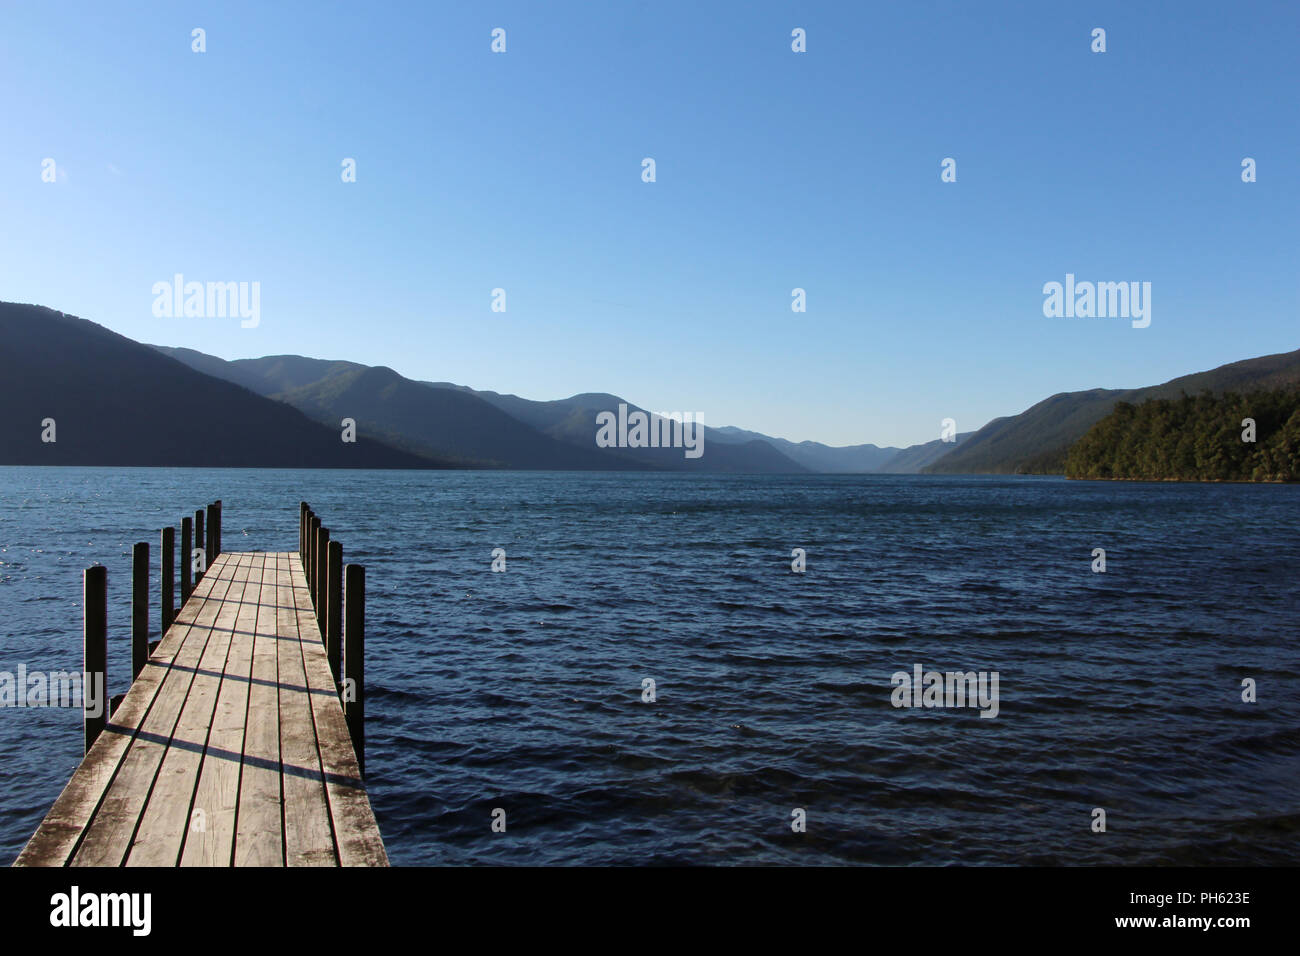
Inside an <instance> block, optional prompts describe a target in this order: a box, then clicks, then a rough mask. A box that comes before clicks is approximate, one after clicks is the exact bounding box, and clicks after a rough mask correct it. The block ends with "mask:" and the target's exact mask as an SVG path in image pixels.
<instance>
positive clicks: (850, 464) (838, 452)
mask: <svg viewBox="0 0 1300 956" xmlns="http://www.w3.org/2000/svg"><path fill="white" fill-rule="evenodd" d="M709 437H710V438H712V439H715V440H717V441H765V442H767V443H768V444H770V445H771V446H772V447H773V448H775V449H776V450H777V451H779V452H781V454H783V455H785V456H786V457H787V458H790V459H792V460H793V461H797V462H798V463H799V464H801V465H803V466H804V467H805V468H808V469H810V470H812V471H823V472H830V473H859V472H874V471H883V470H885V466H886V465H887V464H888V463H889V462H891V461H893V460H894V459H895V458H897V457H898V455H899V454H900V453H901V452H903V451H904V449H902V448H881V447H880V446H879V445H839V446H837V445H823V444H822V443H821V442H819V441H801V442H793V441H789V440H787V439H785V438H773V437H771V436H770V435H763V434H761V433H759V432H753V431H747V430H746V429H744V428H736V427H735V426H733V425H724V426H722V427H721V428H711V429H709Z"/></svg>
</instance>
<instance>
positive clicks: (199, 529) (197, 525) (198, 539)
mask: <svg viewBox="0 0 1300 956" xmlns="http://www.w3.org/2000/svg"><path fill="white" fill-rule="evenodd" d="M194 547H195V548H196V549H198V550H203V549H204V544H203V509H201V508H200V509H199V510H198V511H196V512H194ZM191 560H193V558H192V557H191ZM207 567H208V565H207V562H206V561H205V562H204V563H203V569H204V571H206V570H207ZM201 580H203V571H195V572H194V586H195V587H198V586H199V582H200V581H201Z"/></svg>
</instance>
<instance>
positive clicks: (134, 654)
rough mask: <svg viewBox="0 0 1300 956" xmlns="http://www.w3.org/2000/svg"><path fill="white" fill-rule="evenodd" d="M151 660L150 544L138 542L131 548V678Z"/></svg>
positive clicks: (136, 675) (138, 674)
mask: <svg viewBox="0 0 1300 956" xmlns="http://www.w3.org/2000/svg"><path fill="white" fill-rule="evenodd" d="M147 660H149V545H148V543H147V542H144V541H139V542H136V545H135V547H133V548H132V549H131V680H135V679H136V678H137V677H139V676H140V672H141V671H142V670H144V665H145V662H146V661H147Z"/></svg>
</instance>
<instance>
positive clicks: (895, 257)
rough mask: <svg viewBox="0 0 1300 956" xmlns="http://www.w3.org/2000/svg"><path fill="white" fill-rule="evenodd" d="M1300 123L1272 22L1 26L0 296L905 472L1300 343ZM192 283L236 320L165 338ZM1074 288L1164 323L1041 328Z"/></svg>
mask: <svg viewBox="0 0 1300 956" xmlns="http://www.w3.org/2000/svg"><path fill="white" fill-rule="evenodd" d="M195 27H202V28H204V29H205V30H206V32H207V52H206V53H203V54H196V53H193V52H191V48H190V47H191V38H190V34H191V30H192V29H193V28H195ZM494 27H502V28H504V29H505V30H506V31H507V34H506V36H507V52H506V53H505V54H493V53H492V52H491V51H490V49H489V46H490V42H491V37H490V32H491V30H492V29H493V28H494ZM795 27H802V28H804V29H805V30H806V31H807V37H808V39H807V44H808V51H807V52H806V53H803V54H796V53H793V52H792V51H791V49H790V42H791V40H790V32H791V30H792V29H793V28H795ZM1094 27H1103V28H1105V29H1106V31H1107V52H1106V53H1104V54H1094V53H1092V52H1091V50H1090V45H1091V37H1090V34H1091V31H1092V29H1093V28H1094ZM1297 117H1300V3H1296V2H1291V0H1288V2H1270V3H1251V2H1233V3H1227V2H1225V3H1198V2H1186V3H1159V4H1157V3H1134V2H1129V0H1126V2H1121V3H1094V4H1086V5H1085V4H1067V3H1040V2H1026V3H1014V4H1011V3H989V4H983V3H979V4H977V3H965V2H953V3H921V2H907V3H884V4H876V3H872V4H866V3H843V4H800V3H788V2H781V3H761V2H760V3H755V2H743V3H741V2H737V3H726V4H723V3H699V2H692V3H680V4H678V3H668V2H641V3H634V2H611V3H607V4H604V3H601V4H597V3H544V4H543V3H533V2H528V3H517V4H516V3H465V4H456V5H451V4H433V3H412V4H409V5H388V4H383V3H346V4H337V5H335V4H325V3H303V4H289V3H281V2H275V3H267V2H259V3H228V2H223V3H219V4H202V3H198V4H194V3H186V4H178V3H173V2H167V3H132V4H110V3H102V2H93V3H91V2H78V3H66V4H59V5H56V6H50V5H46V4H39V3H35V4H33V3H22V4H20V3H14V2H10V3H5V4H3V6H0V129H2V130H3V137H2V138H0V181H2V182H3V183H4V188H3V189H2V190H0V224H2V228H0V298H3V299H7V300H17V301H23V302H37V303H41V304H44V305H49V306H51V307H54V308H57V309H61V310H63V311H65V312H71V313H74V314H77V315H81V316H83V317H85V318H88V319H92V320H94V321H96V322H100V323H102V324H104V325H107V326H108V327H110V328H112V329H114V330H116V331H118V332H121V333H122V334H124V335H128V336H130V337H132V338H135V339H138V340H142V341H146V342H152V343H158V344H166V345H180V346H187V347H191V348H196V349H200V350H202V351H205V352H210V353H213V354H216V355H220V356H222V357H225V358H241V357H250V356H258V355H267V354H276V353H285V352H288V353H299V354H306V355H313V356H318V357H324V358H347V359H352V360H355V361H358V362H364V363H367V364H376V365H388V366H391V367H393V368H395V369H397V370H398V371H399V372H401V373H402V374H404V375H407V376H410V377H412V378H421V379H435V380H449V381H453V382H458V383H463V384H466V385H471V386H474V387H476V388H490V389H496V390H499V391H508V392H515V393H517V394H520V395H523V396H525V397H528V398H539V399H545V398H558V397H561V396H566V395H569V394H572V393H575V392H582V391H611V392H615V393H617V394H620V395H622V396H625V397H626V398H628V399H630V400H632V401H634V402H636V403H638V404H640V405H643V406H647V407H650V408H655V409H663V410H685V411H698V412H700V413H701V414H702V415H703V417H704V420H705V422H706V423H708V424H718V425H720V424H732V425H739V426H743V427H748V428H754V429H757V430H760V431H764V432H767V433H770V434H775V435H779V436H782V437H788V438H792V439H805V438H811V439H816V440H821V441H826V442H829V443H832V444H849V443H858V442H875V443H877V444H899V445H905V444H910V443H913V442H919V441H927V440H930V439H933V438H936V437H938V434H939V422H940V420H941V419H943V418H947V417H952V418H954V419H956V421H957V424H958V428H959V429H960V430H962V431H966V430H969V429H973V428H976V427H978V426H980V425H983V424H984V423H985V422H987V421H988V420H989V419H991V418H993V417H996V416H999V415H1006V414H1014V413H1016V412H1019V411H1021V410H1023V409H1024V408H1026V407H1028V406H1029V405H1031V404H1033V403H1034V402H1036V401H1038V400H1040V399H1042V398H1044V397H1046V396H1047V395H1050V394H1052V393H1054V392H1058V391H1065V390H1073V389H1081V388H1092V387H1097V386H1135V385H1146V384H1152V383H1155V382H1158V381H1163V380H1166V379H1168V378H1171V377H1173V376H1176V375H1179V374H1183V373H1186V372H1191V371H1197V370H1201V369H1205V368H1211V367H1213V366H1216V365H1219V364H1222V363H1224V362H1228V361H1235V360H1237V359H1241V358H1247V357H1251V356H1255V355H1262V354H1267V353H1272V352H1279V351H1289V350H1292V349H1295V348H1297V347H1300V334H1298V333H1300V321H1298V317H1300V268H1298V266H1300V257H1298V256H1297V251H1298V241H1300V240H1298V239H1297V235H1298V234H1297V222H1300V216H1298V215H1297V214H1298V213H1300V201H1298V200H1300V131H1298V125H1297ZM647 156H649V157H653V158H654V159H655V160H656V163H657V177H658V181H657V182H655V183H653V184H647V183H643V182H642V181H641V160H642V158H643V157H647ZM1247 156H1249V157H1253V158H1254V159H1255V160H1256V161H1257V164H1258V182H1256V183H1253V184H1245V183H1243V182H1242V181H1241V176H1240V173H1241V166H1240V164H1241V160H1242V158H1243V157H1247ZM47 157H49V158H53V159H54V160H55V161H56V164H57V168H58V169H59V171H60V177H59V181H58V182H56V183H53V184H48V183H43V182H42V181H41V178H40V174H41V161H42V160H43V159H45V158H47ZM344 157H354V158H355V159H356V160H357V164H358V165H357V174H358V175H357V178H358V181H357V182H356V183H355V184H344V183H342V182H341V180H340V171H341V166H340V164H341V162H342V160H343V158H344ZM944 157H953V158H955V159H956V160H957V182H956V183H952V184H947V183H942V182H940V178H939V173H940V161H941V160H942V159H943V158H944ZM177 272H179V273H183V274H184V275H185V276H186V278H187V280H199V281H250V282H251V281H258V282H260V283H261V324H260V326H259V327H258V328H256V329H241V328H240V327H239V323H238V321H237V320H230V319H217V318H203V319H197V318H190V319H185V318H167V319H160V318H155V317H154V315H153V312H152V305H153V295H152V292H151V289H152V286H153V284H154V283H155V282H158V281H161V280H169V279H170V278H171V277H172V275H173V274H174V273H177ZM1067 272H1072V273H1075V274H1076V275H1077V276H1078V277H1079V278H1080V279H1081V280H1082V279H1092V280H1098V281H1149V282H1151V283H1152V322H1151V326H1150V327H1149V328H1146V329H1133V328H1131V327H1130V325H1129V323H1128V322H1127V321H1126V320H1123V319H1060V318H1058V319H1049V318H1045V317H1044V316H1043V314H1042V304H1043V294H1042V287H1043V284H1044V283H1045V282H1049V281H1062V280H1063V279H1064V276H1065V274H1066V273H1067ZM796 286H798V287H802V288H804V289H806V290H807V297H808V311H807V312H806V313H805V314H802V315H800V314H795V313H792V312H791V310H790V291H791V289H792V288H794V287H796ZM495 287H502V288H504V289H505V290H506V293H507V307H508V311H507V312H506V313H504V314H500V313H493V312H492V311H490V308H489V307H490V293H491V290H492V289H493V288H495Z"/></svg>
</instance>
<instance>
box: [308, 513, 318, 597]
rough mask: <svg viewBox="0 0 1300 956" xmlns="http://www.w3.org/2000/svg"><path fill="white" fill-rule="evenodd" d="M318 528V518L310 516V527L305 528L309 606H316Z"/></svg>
mask: <svg viewBox="0 0 1300 956" xmlns="http://www.w3.org/2000/svg"><path fill="white" fill-rule="evenodd" d="M318 530H320V518H319V517H318V516H316V515H312V517H311V527H310V528H308V529H307V567H306V568H305V569H304V570H306V572H307V590H308V592H309V593H310V594H311V606H312V608H313V609H314V608H315V607H316V532H317V531H318Z"/></svg>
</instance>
